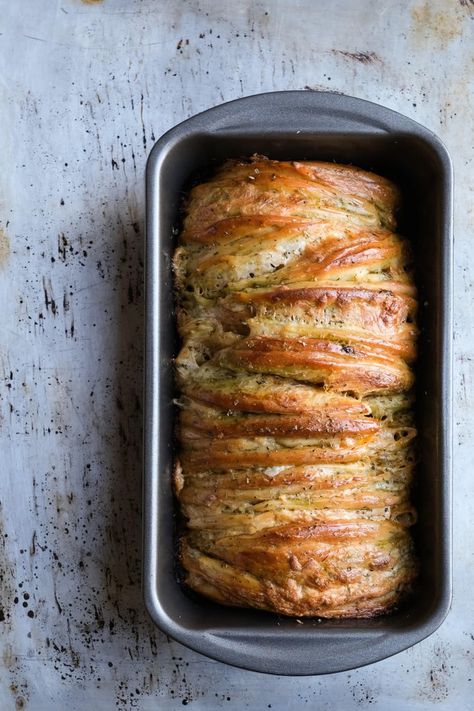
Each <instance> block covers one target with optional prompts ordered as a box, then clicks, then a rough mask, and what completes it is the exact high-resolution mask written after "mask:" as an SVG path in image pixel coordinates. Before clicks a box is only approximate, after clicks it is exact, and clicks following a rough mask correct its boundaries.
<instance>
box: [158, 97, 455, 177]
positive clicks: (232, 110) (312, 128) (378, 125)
mask: <svg viewBox="0 0 474 711" xmlns="http://www.w3.org/2000/svg"><path fill="white" fill-rule="evenodd" d="M197 133H202V134H204V135H212V134H221V133H226V134H228V135H230V136H231V135H233V134H241V135H249V134H260V135H263V136H265V135H275V134H283V135H286V136H287V135H299V134H314V133H333V134H334V133H336V134H337V133H345V134H347V133H351V134H367V133H368V134H372V135H373V134H377V133H378V134H382V135H383V134H386V133H394V134H396V133H398V134H404V133H408V134H410V135H411V136H413V135H416V136H418V137H419V138H420V139H422V140H424V141H425V142H427V143H428V144H430V145H431V147H432V148H433V149H434V150H435V151H436V153H437V154H438V158H439V159H440V160H441V162H442V163H443V168H444V169H445V170H446V171H447V172H448V173H449V174H450V175H451V176H452V162H451V158H450V155H449V153H448V150H447V148H446V146H445V145H444V144H443V142H442V141H441V140H440V138H439V137H438V136H437V135H436V134H435V133H433V132H432V131H431V130H430V129H428V128H426V127H425V126H423V125H422V124H420V123H418V122H417V121H414V120H413V119H411V118H408V117H407V116H404V115H403V114H400V113H399V112H397V111H395V110H393V109H390V108H387V107H385V106H382V105H380V104H376V103H374V102H372V101H368V100H366V99H360V98H358V97H354V96H349V95H347V94H340V93H335V92H330V91H313V90H311V91H307V90H290V91H274V92H266V93H262V94H253V95H251V96H245V97H242V98H238V99H233V100H232V101H227V102H225V103H223V104H219V105H217V106H214V107H211V108H209V109H206V110H204V111H201V112H200V113H198V114H195V115H194V116H191V117H190V118H187V119H185V120H184V121H182V122H181V123H178V124H177V125H176V126H174V127H173V128H171V129H169V130H168V131H166V132H165V133H164V134H163V135H162V136H161V137H160V138H159V139H158V141H157V142H156V143H155V145H154V146H153V148H152V150H151V152H150V155H149V158H148V163H147V175H148V174H149V172H150V171H152V170H154V165H155V163H156V162H157V161H158V162H159V160H160V158H161V154H162V153H163V152H165V153H166V152H168V150H170V149H171V147H172V146H173V145H174V144H175V143H176V142H177V141H180V140H182V139H183V138H185V137H187V136H191V135H195V134H197Z"/></svg>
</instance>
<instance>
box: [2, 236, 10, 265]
mask: <svg viewBox="0 0 474 711" xmlns="http://www.w3.org/2000/svg"><path fill="white" fill-rule="evenodd" d="M9 256H10V240H9V239H8V236H7V233H6V232H5V230H3V229H2V228H1V227H0V267H1V266H3V265H4V264H5V262H6V261H7V259H8V257H9Z"/></svg>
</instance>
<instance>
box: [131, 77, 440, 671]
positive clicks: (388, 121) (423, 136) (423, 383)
mask: <svg viewBox="0 0 474 711" xmlns="http://www.w3.org/2000/svg"><path fill="white" fill-rule="evenodd" d="M255 152H257V153H260V154H264V155H267V156H269V157H271V158H276V159H322V160H329V161H333V160H334V161H338V162H342V163H353V164H354V165H357V166H360V167H362V168H366V169H369V170H373V171H375V172H377V173H380V174H381V175H386V176H387V177H389V178H392V179H393V180H395V181H396V182H397V183H398V185H399V186H400V188H401V190H402V193H403V200H404V208H403V212H402V215H401V219H400V228H399V231H400V232H402V233H404V234H406V235H407V236H408V237H409V238H410V239H411V241H412V244H413V247H414V252H415V262H416V274H417V285H418V289H419V299H420V315H419V320H420V325H421V335H420V343H419V345H420V356H419V361H418V367H417V421H418V427H419V449H420V464H419V467H418V471H417V482H418V483H417V486H416V489H415V491H414V495H413V496H414V501H415V504H416V506H417V508H418V512H419V521H418V523H417V525H416V526H415V527H414V529H413V530H414V536H415V540H416V546H417V552H418V557H419V560H420V564H421V571H420V577H419V581H418V584H417V588H416V591H415V594H414V595H413V597H412V598H411V600H410V601H409V602H408V603H407V605H406V606H405V607H404V608H403V609H401V610H399V611H398V612H396V613H394V614H391V615H387V616H385V617H382V618H378V619H374V620H344V621H324V620H322V621H321V620H316V619H313V620H312V619H308V620H303V621H302V624H300V623H299V622H297V621H296V620H295V619H288V618H283V617H278V616H277V615H274V614H270V613H266V612H261V611H254V610H245V609H233V608H227V607H223V606H220V605H218V604H214V603H212V602H209V601H207V600H204V599H202V598H199V597H197V596H190V595H188V594H187V593H186V592H185V591H184V590H183V589H182V588H181V587H180V585H179V584H178V582H177V580H176V575H175V560H174V558H175V542H174V503H173V497H172V492H171V485H170V477H171V468H172V462H173V419H174V413H173V405H172V399H173V372H172V359H173V356H174V355H175V353H176V347H177V342H176V337H175V335H174V334H175V328H174V316H173V298H172V275H171V269H170V257H171V254H172V252H173V248H174V237H173V234H174V232H175V230H174V228H175V227H176V225H177V224H178V220H179V208H180V203H181V200H182V196H183V191H186V189H187V187H189V185H190V184H192V181H195V180H196V179H199V177H200V176H201V177H202V176H203V175H206V174H207V173H208V171H209V169H212V167H213V166H215V165H218V164H219V163H221V162H222V161H223V160H224V159H226V158H230V157H242V156H248V155H251V154H252V153H255ZM146 268H147V276H146V367H145V371H146V383H145V388H146V409H145V466H144V579H143V584H144V597H145V603H146V606H147V608H148V611H149V613H150V615H151V617H152V618H153V620H154V622H155V623H156V624H157V625H158V626H159V627H160V628H161V629H162V630H163V631H164V632H166V633H167V634H169V635H171V636H172V637H174V638H175V639H176V640H178V641H180V642H182V643H183V644H186V645H188V646H189V647H191V648H192V649H195V650H197V651H199V652H202V653H203V654H207V655H208V656H210V657H212V658H214V659H218V660H220V661H224V662H227V663H229V664H234V665H236V666H239V667H243V668H246V669H251V670H255V671H261V672H271V673H274V674H291V675H303V674H324V673H328V672H336V671H342V670H347V669H350V668H355V667H359V666H362V665H364V664H370V663H371V662H375V661H378V660H380V659H384V658H385V657H388V656H390V655H392V654H395V653H397V652H400V651H402V650H403V649H406V648H407V647H410V646H411V645H413V644H415V643H417V642H419V641H421V640H422V639H424V638H425V637H427V636H428V635H430V634H431V633H432V632H434V630H436V629H437V627H438V626H439V625H440V624H441V622H442V621H443V619H444V618H445V616H446V614H447V612H448V609H449V606H450V600H451V343H452V314H451V306H452V304H451V281H452V277H451V272H452V168H451V161H450V158H449V156H448V154H447V151H446V149H445V148H444V146H443V145H442V143H441V142H440V141H439V140H438V139H437V138H436V136H434V135H433V134H432V133H431V132H430V131H428V130H427V129H425V128H423V127H422V126H420V125H419V124H417V123H415V122H414V121H412V120H410V119H408V118H405V117H404V116H401V115H400V114H398V113H395V112H394V111H390V110H388V109H386V108H383V107H381V106H378V105H376V104H372V103H369V102H366V101H362V100H360V99H355V98H351V97H348V96H341V95H336V94H331V93H319V92H303V91H288V92H278V93H270V94H261V95H257V96H251V97H248V98H244V99H239V100H237V101H232V102H230V103H227V104H223V105H221V106H218V107H216V108H213V109H210V110H209V111H205V112H204V113H201V114H199V115H197V116H194V117H193V118H191V119H189V120H187V121H185V122H184V123H181V124H180V125H178V126H176V127H175V128H173V129H172V130H171V131H168V133H166V134H165V135H164V136H163V137H162V138H161V139H160V140H159V141H158V142H157V143H156V145H155V146H154V148H153V150H152V152H151V155H150V158H149V161H148V167H147V245H146ZM300 622H301V621H300Z"/></svg>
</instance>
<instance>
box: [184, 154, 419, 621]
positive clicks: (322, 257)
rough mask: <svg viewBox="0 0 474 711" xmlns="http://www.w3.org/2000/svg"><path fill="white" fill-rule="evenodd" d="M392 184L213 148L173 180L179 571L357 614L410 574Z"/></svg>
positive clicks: (276, 606)
mask: <svg viewBox="0 0 474 711" xmlns="http://www.w3.org/2000/svg"><path fill="white" fill-rule="evenodd" d="M398 200H399V196H398V191H397V189H396V188H395V187H394V185H393V184H392V183H390V182H389V181H388V180H386V179H385V178H381V177H380V176H377V175H374V174H371V173H367V172H365V171H362V170H360V169H358V168H354V167H352V166H342V165H336V164H331V163H316V162H297V161H296V162H278V161H270V160H267V159H265V158H262V157H259V156H256V157H254V158H252V159H250V160H248V161H230V162H228V163H226V164H225V165H224V166H223V167H222V168H221V169H220V170H219V171H218V172H217V173H216V175H215V176H214V178H212V179H211V180H209V181H208V182H207V183H203V184H201V185H198V186H196V187H195V188H194V189H193V190H192V191H191V194H190V197H189V200H188V203H187V212H186V217H185V220H184V229H183V232H182V234H181V236H180V244H179V245H178V247H177V249H176V252H175V255H174V259H173V266H174V270H175V276H176V285H177V289H178V295H177V296H178V329H179V332H180V336H181V338H182V349H181V352H180V354H179V356H178V358H177V376H178V385H179V387H180V391H181V398H180V400H179V402H178V404H179V406H180V414H179V419H178V424H177V428H178V429H177V433H178V437H179V441H180V455H179V459H177V460H176V465H175V471H174V474H173V483H174V489H175V493H176V496H177V497H178V499H179V502H180V505H181V510H182V512H183V514H184V516H185V518H186V522H187V530H186V533H185V535H184V536H183V537H182V540H181V542H180V551H181V552H180V559H181V563H182V565H183V567H184V569H185V571H186V582H187V584H188V585H189V586H190V587H192V588H193V589H195V590H196V591H198V592H200V593H202V594H204V595H206V596H208V597H210V598H212V599H214V600H216V601H218V602H220V603H222V604H227V605H236V606H251V607H257V608H262V609H267V610H273V611H276V612H279V613H281V614H286V615H298V616H321V617H333V618H343V617H371V616H374V615H379V614H383V613H384V612H387V611H388V610H390V609H391V608H392V607H394V606H396V605H397V604H398V603H399V602H400V600H401V599H402V598H403V596H404V595H405V594H407V592H408V591H409V588H410V584H411V582H412V580H413V578H414V576H415V575H416V564H415V560H414V556H413V552H412V542H411V537H410V535H409V532H408V528H409V526H411V525H412V524H413V523H414V521H415V520H416V512H415V510H414V509H413V506H412V505H411V503H410V497H409V491H410V485H411V480H412V476H413V469H414V466H415V454H414V447H413V442H414V438H415V436H416V430H415V428H414V426H413V417H412V413H411V407H412V401H413V398H412V395H411V393H410V389H411V387H412V385H413V373H412V370H411V363H412V361H413V360H414V359H415V357H416V334H417V330H416V325H415V321H416V309H417V302H416V291H415V288H414V286H413V283H412V279H411V267H410V263H411V256H410V249H409V245H408V244H407V242H406V240H404V239H402V238H401V237H399V236H398V235H396V234H395V233H394V232H393V231H392V230H393V228H394V226H395V209H396V207H397V204H398Z"/></svg>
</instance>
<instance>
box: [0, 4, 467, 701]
mask: <svg viewBox="0 0 474 711" xmlns="http://www.w3.org/2000/svg"><path fill="white" fill-rule="evenodd" d="M473 28H474V3H473V2H472V0H459V1H458V2H456V1H455V0H452V2H449V3H447V2H444V0H407V1H406V2H404V3H400V2H398V1H397V0H378V1H377V0H372V1H369V0H367V1H366V2H364V3H353V2H349V0H332V1H329V0H322V1H321V2H313V1H312V0H274V2H261V1H259V0H240V2H238V3H236V2H235V3H234V2H230V0H225V2H220V3H216V2H213V1H212V0H200V1H198V0H194V1H193V2H191V1H190V2H184V1H183V2H164V0H161V1H160V0H103V1H102V2H97V1H95V2H94V1H93V0H88V2H85V1H84V0H57V1H56V2H52V0H20V2H15V3H13V2H9V1H8V0H0V113H1V122H0V126H1V131H0V155H1V157H2V172H1V174H0V294H1V297H2V302H1V303H2V307H3V308H2V327H1V329H0V332H1V339H0V363H1V371H0V377H1V382H2V388H1V401H0V403H1V404H0V406H1V410H0V416H1V420H0V437H1V452H2V458H1V464H0V502H1V510H0V514H1V517H0V523H1V534H2V547H1V548H0V551H1V558H0V565H1V568H2V577H1V583H0V587H1V589H0V600H1V603H2V611H1V613H0V619H1V620H2V621H1V622H0V626H1V629H2V634H1V639H0V647H1V652H2V659H3V662H2V665H1V668H0V708H1V709H2V710H3V709H5V710H8V709H22V708H27V709H31V710H32V711H53V710H54V711H55V710H56V709H57V710H58V711H59V710H61V711H62V709H66V708H67V709H68V710H69V711H82V710H83V709H86V708H89V707H90V708H91V709H94V711H102V710H104V711H108V710H109V709H111V708H116V707H117V708H124V709H128V708H137V709H143V710H145V711H146V710H148V709H156V708H159V709H176V708H180V707H181V706H182V705H187V704H188V705H190V706H191V707H193V708H196V709H204V708H205V709H218V708H222V707H224V708H228V709H239V710H240V709H242V708H272V709H281V710H283V709H288V708H299V707H301V708H303V707H305V706H306V707H308V708H317V709H318V711H323V710H325V709H333V708H338V709H344V710H346V709H358V708H372V709H383V711H395V710H397V711H398V710H402V709H403V710H404V709H407V708H409V709H420V710H423V711H425V710H426V709H435V708H436V709H449V710H452V709H467V708H469V707H470V704H471V703H472V702H471V698H472V678H473V674H474V668H473V655H474V623H473V621H472V615H471V614H470V610H471V607H472V606H471V598H472V593H471V591H472V589H473V587H474V573H473V570H474V565H473V563H474V561H473V553H472V546H471V545H470V541H471V539H472V534H473V527H472V521H473V520H474V503H473V502H474V498H473V497H472V493H473V484H472V476H471V472H470V464H471V461H472V458H473V454H474V451H473V445H472V440H471V437H470V431H471V422H470V420H471V403H470V393H471V387H472V380H473V369H472V358H473V357H474V353H473V346H474V342H473V337H472V333H473V330H474V329H473V327H474V313H473V308H472V297H471V293H472V286H473V279H474V265H473V261H472V254H473V251H472V239H471V234H470V230H471V231H472V227H473V216H472V187H473V185H472V179H471V174H472V159H473V154H472V145H473V123H472V115H473V109H474V107H473V95H474V94H473V89H474V87H473V86H472V78H473V76H474V72H473V69H474V67H473V64H474V61H473V53H472V47H473V39H474V38H473ZM304 87H307V88H308V89H311V88H313V89H315V88H324V89H331V90H334V91H342V92H345V93H349V94H354V95H356V96H360V97H362V98H368V99H371V100H373V101H377V102H380V103H382V104H385V105H387V106H389V107H391V108H395V109H398V110H400V111H402V112H403V113H405V114H407V115H408V116H411V117H412V118H414V119H416V120H419V121H420V122H421V123H424V124H425V125H427V126H428V127H430V128H432V129H433V130H434V131H436V132H437V133H438V134H439V135H440V136H441V138H442V139H443V140H444V141H445V142H446V144H447V146H448V149H449V150H450V152H451V154H452V156H453V159H454V164H455V173H456V183H457V190H456V215H455V228H456V279H455V280H456V301H455V307H456V314H455V316H456V339H455V383H454V390H455V431H454V443H455V461H454V465H455V491H454V505H455V516H454V521H455V523H454V536H455V571H454V585H455V587H454V601H453V608H452V611H451V613H450V615H449V616H448V619H447V621H446V622H445V623H444V624H443V626H442V627H441V628H440V630H439V631H438V632H437V633H436V634H435V635H434V636H433V637H431V638H430V639H429V640H427V641H425V642H423V643H421V644H420V645H418V646H417V647H415V648H413V649H411V650H408V651H406V652H404V653H402V654H400V655H398V656H396V657H394V658H392V659H389V660H386V661H384V662H381V663H379V664H377V665H374V666H372V667H368V668H365V669H360V670H357V671H353V672H349V673H344V674H338V675H332V676H327V677H314V678H303V679H301V678H300V679H296V678H295V679H292V678H284V677H267V676H264V675H259V674H253V673H250V672H242V671H239V670H237V669H233V668H230V667H225V666H223V665H221V664H219V663H216V662H212V661H210V660H207V659H206V658H204V657H201V656H199V655H198V654H195V653H192V652H190V651H187V650H186V649H184V648H183V647H181V646H180V645H178V644H176V643H174V642H172V641H170V640H168V639H167V638H166V637H164V636H163V635H162V634H161V633H159V632H158V631H157V630H156V629H154V627H153V626H152V625H151V623H150V622H149V621H148V619H147V616H146V614H145V612H144V610H143V605H142V602H141V593H140V580H139V578H140V526H141V522H140V450H141V441H140V440H141V367H142V366H141V358H142V316H143V295H142V270H143V262H142V259H143V245H142V239H143V217H144V205H143V200H144V181H143V170H144V163H145V159H146V155H147V153H148V151H149V150H150V148H151V145H152V144H153V141H154V140H155V137H158V136H159V135H160V134H161V133H162V132H163V131H164V130H166V129H167V128H169V127H170V126H172V125H174V124H175V123H177V122H178V121H180V120H182V119H184V118H186V117H187V116H189V115H191V114H193V113H196V112H197V111H199V110H202V109H204V108H207V107H208V106H211V105H214V104H216V103H219V102H221V101H224V100H229V99H232V98H236V97H238V96H242V95H246V94H252V93H257V92H259V91H270V90H275V89H295V88H297V89H301V88H304Z"/></svg>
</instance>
